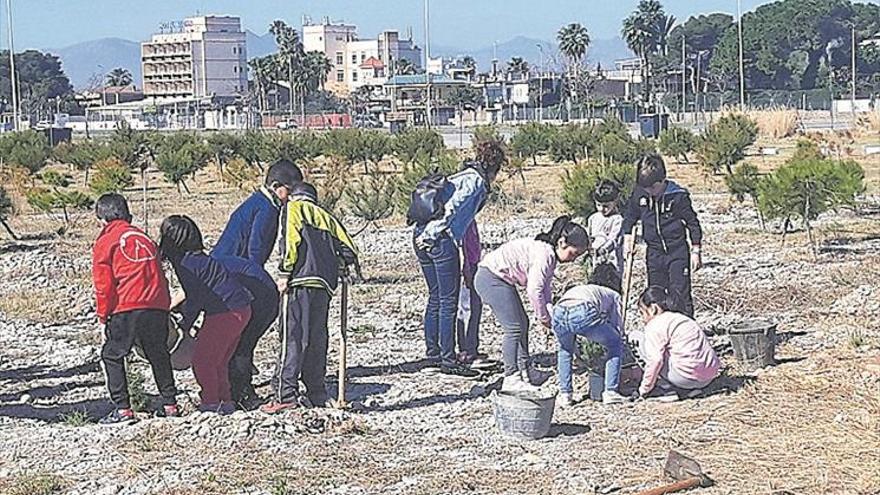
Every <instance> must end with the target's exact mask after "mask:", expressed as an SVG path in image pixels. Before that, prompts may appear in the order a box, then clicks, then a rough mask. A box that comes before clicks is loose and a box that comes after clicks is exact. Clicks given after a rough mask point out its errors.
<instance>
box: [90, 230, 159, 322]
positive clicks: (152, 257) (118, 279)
mask: <svg viewBox="0 0 880 495" xmlns="http://www.w3.org/2000/svg"><path fill="white" fill-rule="evenodd" d="M92 279H93V282H94V284H95V299H96V305H95V312H96V313H97V314H98V318H99V319H100V320H101V322H102V323H106V322H107V318H109V317H110V316H111V315H114V314H116V313H124V312H127V311H134V310H139V309H161V310H165V311H167V310H168V306H170V304H171V296H170V295H169V293H168V280H167V279H166V278H165V273H164V272H163V271H162V263H161V261H160V260H159V256H158V249H157V247H156V243H154V242H153V240H152V239H150V238H149V237H148V236H147V234H144V233H143V231H141V230H140V229H138V228H137V227H135V226H133V225H131V224H130V223H128V222H126V221H125V220H113V221H112V222H110V223H108V224H107V225H105V226H104V228H103V229H102V230H101V233H100V234H99V235H98V239H97V240H96V241H95V247H94V250H93V252H92Z"/></svg>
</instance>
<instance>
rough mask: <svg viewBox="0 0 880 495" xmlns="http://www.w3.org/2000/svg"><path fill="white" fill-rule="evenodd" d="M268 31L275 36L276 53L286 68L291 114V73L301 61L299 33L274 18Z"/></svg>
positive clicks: (291, 111)
mask: <svg viewBox="0 0 880 495" xmlns="http://www.w3.org/2000/svg"><path fill="white" fill-rule="evenodd" d="M269 32H270V33H271V34H272V35H273V36H275V45H276V46H277V47H278V55H279V56H280V57H281V60H282V61H283V62H282V63H283V64H285V65H284V67H285V68H286V70H287V83H288V91H289V92H290V95H289V98H288V99H289V100H290V114H291V115H293V102H294V95H293V87H294V83H295V81H294V78H293V73H294V71H296V70H297V66H298V65H299V64H301V63H302V58H303V46H302V42H301V41H300V39H299V34H298V33H297V32H296V30H295V29H293V28H292V27H290V26H288V25H287V23H285V22H284V21H282V20H275V21H273V22H272V24H270V25H269Z"/></svg>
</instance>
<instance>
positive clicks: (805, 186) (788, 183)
mask: <svg viewBox="0 0 880 495" xmlns="http://www.w3.org/2000/svg"><path fill="white" fill-rule="evenodd" d="M864 190H865V171H864V170H863V169H862V167H861V166H860V165H859V164H858V163H856V162H854V161H851V160H850V161H834V160H826V159H817V158H812V159H804V160H789V161H788V162H787V163H786V164H785V165H783V166H782V167H780V168H779V169H778V170H776V172H774V173H773V174H771V175H770V176H768V177H767V178H766V179H765V180H761V181H760V182H759V183H758V207H759V208H760V210H761V213H763V214H764V215H765V216H766V217H767V218H780V219H784V221H785V225H786V227H787V225H788V223H789V222H790V221H791V219H793V218H799V219H801V221H803V223H804V226H805V227H806V229H807V234H808V236H809V240H810V247H811V248H812V250H813V253H814V255H815V252H816V247H815V243H814V242H813V231H812V225H811V223H810V222H811V221H812V220H815V219H816V218H817V217H818V216H819V215H820V214H822V213H824V212H826V211H829V210H833V209H836V208H838V207H843V206H853V205H854V204H855V198H856V196H857V195H858V194H861V193H862V192H864ZM785 230H787V229H784V232H785Z"/></svg>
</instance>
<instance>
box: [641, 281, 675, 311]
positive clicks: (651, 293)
mask: <svg viewBox="0 0 880 495" xmlns="http://www.w3.org/2000/svg"><path fill="white" fill-rule="evenodd" d="M639 304H641V305H642V306H644V307H646V308H647V307H649V306H651V305H652V304H656V305H657V306H660V309H662V310H663V311H677V310H678V303H677V300H676V298H675V295H674V294H672V293H670V292H669V291H667V290H666V288H665V287H660V286H659V285H652V286H650V287H648V288H647V289H645V292H642V295H641V296H640V297H639Z"/></svg>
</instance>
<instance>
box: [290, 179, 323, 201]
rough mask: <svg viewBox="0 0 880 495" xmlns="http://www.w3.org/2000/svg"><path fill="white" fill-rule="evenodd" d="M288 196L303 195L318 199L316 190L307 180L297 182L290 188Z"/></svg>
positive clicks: (313, 199)
mask: <svg viewBox="0 0 880 495" xmlns="http://www.w3.org/2000/svg"><path fill="white" fill-rule="evenodd" d="M290 196H291V197H294V196H305V197H307V198H309V199H311V200H312V201H318V190H317V189H315V186H313V185H311V184H309V183H308V182H297V183H296V184H294V186H293V188H291V189H290Z"/></svg>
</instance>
